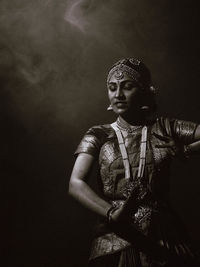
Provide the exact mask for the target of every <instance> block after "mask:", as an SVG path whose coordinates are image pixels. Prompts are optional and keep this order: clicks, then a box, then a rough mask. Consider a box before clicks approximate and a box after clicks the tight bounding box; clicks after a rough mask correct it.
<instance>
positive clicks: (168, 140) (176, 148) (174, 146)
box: [153, 133, 184, 156]
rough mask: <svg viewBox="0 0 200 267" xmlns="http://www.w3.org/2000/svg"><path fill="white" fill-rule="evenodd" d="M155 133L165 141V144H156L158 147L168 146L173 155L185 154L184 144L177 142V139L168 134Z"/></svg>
mask: <svg viewBox="0 0 200 267" xmlns="http://www.w3.org/2000/svg"><path fill="white" fill-rule="evenodd" d="M153 135H154V136H155V137H156V138H158V139H159V140H161V141H164V142H165V144H162V145H156V146H155V147H156V148H168V149H170V151H171V153H172V155H173V156H175V155H181V154H182V155H183V152H184V146H181V145H180V144H179V143H177V142H175V140H174V139H173V138H172V137H170V136H167V135H164V136H163V135H159V134H157V133H153Z"/></svg>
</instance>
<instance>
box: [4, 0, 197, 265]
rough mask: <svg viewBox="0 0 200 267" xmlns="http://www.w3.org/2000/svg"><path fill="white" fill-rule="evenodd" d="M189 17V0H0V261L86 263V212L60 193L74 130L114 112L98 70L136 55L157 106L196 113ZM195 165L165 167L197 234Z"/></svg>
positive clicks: (181, 114)
mask: <svg viewBox="0 0 200 267" xmlns="http://www.w3.org/2000/svg"><path fill="white" fill-rule="evenodd" d="M198 22H199V14H198V8H197V1H196V2H195V1H192V2H191V3H190V2H188V1H182V2H181V5H180V2H179V1H172V0H171V1H169V0H162V1H159V0H152V1H148V0H140V1H136V0H133V1H130V0H123V1H122V0H119V1H115V0H109V1H106V0H102V1H97V0H82V1H81V0H78V1H74V0H68V1H67V0H59V1H53V0H12V1H7V0H1V2H0V81H1V89H0V96H1V98H0V99H1V105H0V111H1V126H2V129H1V142H2V144H1V162H2V167H1V173H2V175H1V177H2V178H1V190H2V191H1V193H2V196H3V204H4V205H3V218H4V220H3V221H2V229H5V231H3V232H4V233H3V241H2V249H3V251H4V252H5V253H4V254H5V255H7V258H6V262H7V265H6V266H13V264H15V265H17V264H18V265H19V266H30V267H31V266H34V267H35V266H37V267H40V266H41V267H42V266H48V267H51V266H78V265H79V264H80V263H86V261H87V256H88V251H89V232H90V229H89V228H90V225H92V220H93V219H94V218H93V217H92V215H91V214H90V213H89V212H88V211H85V209H82V208H81V207H79V205H78V204H77V203H76V202H75V201H73V200H71V199H69V198H68V197H67V184H68V180H69V176H70V172H71V168H72V165H73V162H74V159H73V151H74V150H75V148H76V146H77V144H78V143H79V141H80V139H81V137H82V135H83V133H84V132H85V131H86V130H87V129H88V128H89V127H90V126H92V125H95V124H100V123H108V122H111V121H113V120H114V116H113V115H112V114H110V113H107V112H106V108H107V105H108V100H107V96H106V75H107V72H108V69H109V68H110V66H111V65H112V64H113V63H114V62H115V61H117V60H119V59H120V58H123V57H130V56H133V57H137V58H140V59H142V60H143V61H144V62H145V63H146V64H147V65H148V66H149V67H150V69H151V71H152V76H153V80H154V83H155V85H156V86H157V87H158V88H159V95H158V102H159V107H160V112H161V113H164V114H168V115H169V116H172V117H178V118H180V119H187V120H192V121H199V98H198V97H197V96H198V87H197V86H198V84H199V79H200V78H199V62H198V61H199V36H198V35H199V34H198V32H199V24H198ZM195 166H198V165H197V163H196V164H195V159H194V161H193V162H192V163H191V164H188V166H187V169H186V168H183V170H182V171H180V168H175V170H174V173H175V175H174V180H173V181H172V183H173V184H174V188H175V189H174V191H173V192H172V198H173V199H174V203H175V206H177V209H178V210H179V212H180V213H181V215H182V217H183V218H184V220H185V221H186V224H187V225H188V227H189V228H190V229H191V234H192V235H193V236H194V237H195V238H196V239H197V240H199V238H200V231H199V227H198V225H199V223H200V218H196V212H195V210H196V209H197V204H196V203H198V202H199V192H198V188H199V181H198V179H197V178H198V177H196V175H195V171H197V169H195ZM179 171H180V172H181V173H179ZM191 173H192V174H193V175H191ZM192 177H194V178H192ZM195 177H196V178H195ZM180 185H181V186H180ZM179 189H181V190H179ZM179 191H181V192H180V193H177V192H179ZM185 195H187V196H188V197H187V199H186V198H185ZM195 205H196V206H195ZM191 207H193V208H192V209H191ZM189 213H190V217H189V216H187V214H189ZM88 218H90V220H91V222H88ZM82 224H83V225H88V228H85V227H82V226H81V225H82ZM77 240H78V244H77ZM76 254H78V255H79V257H75V256H74V255H76ZM81 266H83V264H82V265H81Z"/></svg>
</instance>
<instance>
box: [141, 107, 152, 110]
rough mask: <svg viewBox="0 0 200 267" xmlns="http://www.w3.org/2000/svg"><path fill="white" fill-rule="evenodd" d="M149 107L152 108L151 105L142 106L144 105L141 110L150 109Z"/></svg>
mask: <svg viewBox="0 0 200 267" xmlns="http://www.w3.org/2000/svg"><path fill="white" fill-rule="evenodd" d="M149 108H150V107H149V106H142V107H141V110H142V111H147V110H149Z"/></svg>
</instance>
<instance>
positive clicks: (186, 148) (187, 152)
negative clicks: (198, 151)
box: [183, 145, 191, 159]
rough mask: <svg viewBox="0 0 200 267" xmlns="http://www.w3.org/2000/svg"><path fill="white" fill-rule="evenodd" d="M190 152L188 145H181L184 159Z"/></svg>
mask: <svg viewBox="0 0 200 267" xmlns="http://www.w3.org/2000/svg"><path fill="white" fill-rule="evenodd" d="M190 153H191V150H190V148H189V146H187V145H185V146H184V147H183V154H184V156H185V158H186V159H188V158H189V157H190Z"/></svg>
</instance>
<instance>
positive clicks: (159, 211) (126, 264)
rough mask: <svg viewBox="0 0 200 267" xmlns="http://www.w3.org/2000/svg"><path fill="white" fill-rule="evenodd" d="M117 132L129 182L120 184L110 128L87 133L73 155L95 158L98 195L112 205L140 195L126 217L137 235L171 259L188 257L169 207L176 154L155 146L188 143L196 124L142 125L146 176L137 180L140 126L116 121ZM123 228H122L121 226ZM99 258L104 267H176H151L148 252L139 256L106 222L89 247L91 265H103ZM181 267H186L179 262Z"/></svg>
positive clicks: (135, 246)
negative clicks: (169, 141)
mask: <svg viewBox="0 0 200 267" xmlns="http://www.w3.org/2000/svg"><path fill="white" fill-rule="evenodd" d="M117 127H118V128H119V129H120V131H121V132H122V134H123V138H124V143H125V146H126V150H127V153H128V156H129V162H130V169H131V177H130V178H129V179H125V170H124V165H123V161H122V155H121V153H120V149H119V144H118V140H117V137H116V134H115V131H114V130H113V128H112V127H111V125H110V124H106V125H100V126H94V127H92V128H90V129H89V130H88V131H87V133H86V134H85V136H84V137H83V139H82V141H81V143H80V145H79V146H78V148H77V150H76V152H75V154H79V153H88V154H91V155H93V156H94V157H95V158H96V159H97V161H98V165H99V181H100V184H101V191H102V195H103V197H104V199H105V200H107V201H109V202H110V203H112V205H115V206H117V205H121V204H122V203H124V201H125V200H126V199H127V197H128V196H129V193H130V188H131V190H132V189H133V188H134V187H135V188H139V189H140V193H139V194H140V195H145V196H144V197H143V199H142V200H141V201H139V200H138V203H137V205H135V204H133V210H132V211H131V212H130V217H131V220H132V222H133V225H134V229H136V231H138V232H139V233H141V234H142V235H143V236H145V237H147V238H148V239H149V240H151V241H152V242H155V243H156V244H158V243H159V244H161V245H162V247H163V248H166V249H167V250H168V251H170V252H172V253H174V254H177V255H179V254H181V253H182V254H185V255H186V254H187V255H188V254H191V257H192V256H193V255H192V252H191V250H190V247H189V245H188V242H187V237H186V236H185V235H183V231H184V229H182V224H181V222H180V220H179V219H178V217H177V216H176V215H175V214H174V212H173V210H172V209H171V207H170V203H169V176H170V163H171V162H172V160H173V158H174V156H175V155H174V153H173V152H172V150H171V149H170V148H166V147H165V148H164V147H163V148H158V147H157V146H160V145H161V146H162V145H165V144H166V140H164V138H162V137H164V136H169V137H171V138H172V139H173V140H174V141H175V143H177V144H178V143H179V144H183V145H184V144H189V143H192V142H193V141H194V132H195V129H196V127H197V124H195V123H192V122H186V121H181V120H176V119H168V118H162V117H161V118H158V119H156V120H154V121H150V122H149V123H148V125H147V131H148V135H147V149H146V164H145V171H144V176H143V179H141V180H138V179H137V177H138V175H137V174H138V166H139V155H140V143H141V131H142V125H141V126H131V125H129V124H128V123H122V122H121V121H120V120H119V119H118V120H117ZM123 227H124V228H126V225H123ZM130 235H131V233H130ZM103 259H108V260H106V261H105V264H104V266H105V267H106V266H109V267H111V266H114V267H130V266H134V267H146V266H148V267H150V266H176V265H159V264H161V263H158V262H157V263H156V259H154V256H152V255H151V254H149V253H148V249H147V251H143V250H142V245H139V246H138V244H137V241H135V243H134V236H133V237H130V239H129V238H124V237H123V236H121V235H118V233H117V232H116V231H113V230H112V227H109V225H108V223H107V222H106V221H103V220H101V221H100V222H99V224H98V225H97V227H96V234H95V238H94V240H93V243H92V250H91V255H90V262H91V266H103V265H98V261H101V260H103ZM109 262H110V263H109ZM111 262H112V263H111ZM92 264H94V265H92ZM95 264H96V265H95ZM106 264H107V265H106ZM156 264H157V265H156ZM180 266H181V265H180ZM182 266H186V265H184V263H183V265H182ZM189 266H190V265H189ZM191 266H192V265H191Z"/></svg>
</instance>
